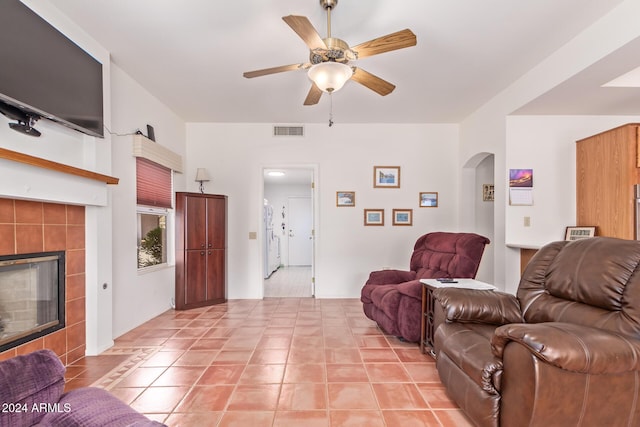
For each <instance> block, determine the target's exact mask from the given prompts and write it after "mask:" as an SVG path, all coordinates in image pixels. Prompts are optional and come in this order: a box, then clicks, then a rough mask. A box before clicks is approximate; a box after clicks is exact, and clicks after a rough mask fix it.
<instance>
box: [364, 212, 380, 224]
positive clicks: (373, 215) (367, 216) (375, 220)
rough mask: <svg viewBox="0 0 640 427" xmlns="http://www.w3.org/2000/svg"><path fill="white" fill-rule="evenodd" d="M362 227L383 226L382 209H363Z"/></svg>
mask: <svg viewBox="0 0 640 427" xmlns="http://www.w3.org/2000/svg"><path fill="white" fill-rule="evenodd" d="M364 225H384V209H365V210H364Z"/></svg>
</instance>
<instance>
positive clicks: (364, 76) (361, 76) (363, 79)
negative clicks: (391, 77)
mask: <svg viewBox="0 0 640 427" xmlns="http://www.w3.org/2000/svg"><path fill="white" fill-rule="evenodd" d="M351 80H354V81H356V82H358V83H360V84H361V85H363V86H365V87H368V88H369V89H371V90H372V91H374V92H376V93H378V94H380V95H382V96H385V95H389V94H390V93H391V92H393V90H394V89H395V88H396V86H395V85H393V84H391V83H389V82H388V81H386V80H383V79H381V78H380V77H378V76H374V75H373V74H371V73H369V72H367V71H365V70H363V69H362V68H356V69H355V70H354V72H353V75H352V76H351Z"/></svg>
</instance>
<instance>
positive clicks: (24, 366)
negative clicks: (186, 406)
mask: <svg viewBox="0 0 640 427" xmlns="http://www.w3.org/2000/svg"><path fill="white" fill-rule="evenodd" d="M64 374H65V367H64V365H63V364H62V362H60V359H58V356H56V354H55V353H54V352H53V351H51V350H37V351H34V352H33V353H29V354H25V355H21V356H16V357H13V358H11V359H7V360H3V361H1V362H0V403H1V404H3V405H4V406H3V407H2V411H0V427H17V426H21V427H22V426H25V427H28V426H38V427H60V426H64V427H93V426H96V427H97V426H100V427H125V426H126V427H160V426H165V425H164V424H162V423H159V422H157V421H153V420H150V419H149V418H147V417H145V416H144V415H142V414H140V413H138V412H136V411H135V410H134V409H133V408H131V407H130V406H129V405H126V404H125V403H124V402H122V401H121V400H120V399H118V398H117V397H115V396H114V395H112V394H110V393H109V392H108V391H106V390H104V389H101V388H97V387H83V388H77V389H74V390H71V391H69V392H67V393H64V384H65V380H64ZM165 427H166V426H165Z"/></svg>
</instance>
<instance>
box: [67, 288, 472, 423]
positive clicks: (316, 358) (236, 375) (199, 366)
mask: <svg viewBox="0 0 640 427" xmlns="http://www.w3.org/2000/svg"><path fill="white" fill-rule="evenodd" d="M135 352H137V353H136V354H137V355H136V356H135V357H132V356H131V354H132V353H135ZM127 361H128V362H127ZM123 362H127V363H128V364H129V366H125V367H123V368H122V370H121V371H117V372H116V373H115V374H113V372H112V375H109V376H108V378H109V379H108V381H106V380H104V378H105V377H104V376H105V374H107V373H108V372H109V371H112V370H113V369H114V368H115V367H117V366H119V365H121V364H122V363H123ZM125 365H126V363H125ZM99 379H101V380H99ZM67 380H68V386H67V388H68V389H71V388H75V387H80V386H84V385H88V384H92V383H96V381H97V384H98V385H99V386H102V387H104V388H106V389H108V390H109V391H111V392H112V393H113V394H115V395H116V396H118V397H119V398H120V399H122V400H123V401H125V402H126V403H128V404H130V405H131V406H132V407H134V408H135V409H137V410H138V411H140V412H143V413H145V414H146V415H147V416H149V417H150V418H153V419H155V420H158V421H162V422H164V423H166V424H167V425H169V426H217V427H229V426H239V427H247V426H249V427H261V426H270V427H271V426H276V427H281V426H296V427H297V426H304V427H315V426H318V427H320V426H322V427H325V426H326V427H329V426H330V427H338V426H344V427H348V426H354V427H356V426H357V427H361V426H368V427H378V426H380V427H382V426H387V427H395V426H402V427H412V426H416V427H417V426H456V427H462V426H471V423H470V422H469V421H468V420H467V419H466V418H465V416H464V414H463V413H462V412H461V411H460V410H459V409H457V407H456V405H455V404H454V403H453V402H452V401H451V400H450V399H449V398H448V397H447V394H446V392H445V390H444V388H443V386H442V384H441V383H440V381H439V379H438V374H437V371H436V369H435V362H434V360H433V359H432V358H431V357H430V356H427V355H423V354H421V353H420V351H419V348H418V346H417V344H408V343H403V342H401V341H399V340H398V339H396V338H395V337H393V336H388V335H385V334H384V333H382V332H381V331H380V329H378V328H377V326H376V325H375V323H374V322H372V321H370V320H369V319H367V318H366V317H365V316H364V314H363V313H362V305H361V303H360V302H359V300H357V299H313V298H267V299H264V300H231V301H229V302H228V303H225V304H221V305H216V306H211V307H205V308H200V309H195V310H188V311H173V310H170V311H167V312H165V313H163V314H161V315H160V316H158V317H156V318H154V319H152V320H151V321H149V322H147V323H145V324H143V325H141V326H140V327H138V328H136V329H134V330H132V331H130V332H129V333H127V334H125V335H124V336H122V337H120V338H118V339H117V340H116V345H115V346H114V347H113V348H112V349H110V350H108V351H107V352H105V353H104V354H103V355H100V356H95V357H86V358H84V359H82V360H80V361H79V362H77V363H75V364H73V365H72V366H70V367H69V368H68V371H67Z"/></svg>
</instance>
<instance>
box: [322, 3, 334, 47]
mask: <svg viewBox="0 0 640 427" xmlns="http://www.w3.org/2000/svg"><path fill="white" fill-rule="evenodd" d="M337 5H338V0H320V6H322V7H323V8H324V10H326V11H327V38H331V10H332V9H333V8H335V7H336V6H337Z"/></svg>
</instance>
